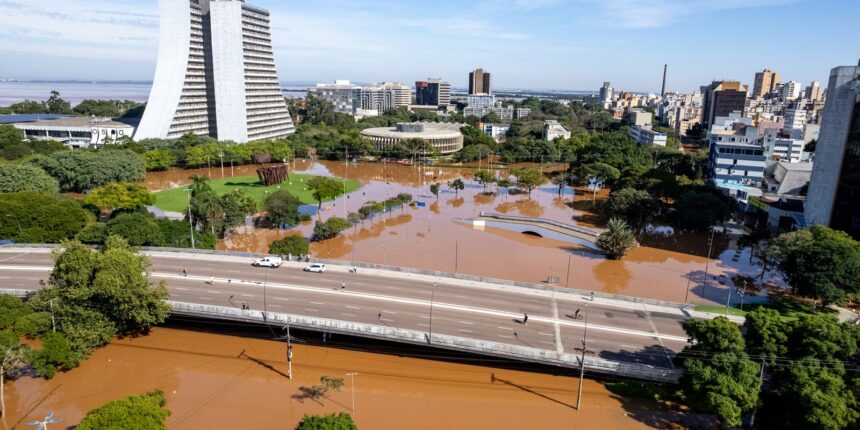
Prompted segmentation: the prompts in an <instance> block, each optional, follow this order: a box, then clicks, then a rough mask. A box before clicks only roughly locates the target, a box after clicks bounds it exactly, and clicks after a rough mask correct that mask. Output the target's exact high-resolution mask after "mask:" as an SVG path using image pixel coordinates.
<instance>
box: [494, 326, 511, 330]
mask: <svg viewBox="0 0 860 430" xmlns="http://www.w3.org/2000/svg"><path fill="white" fill-rule="evenodd" d="M497 328H500V329H502V330H509V331H514V329H512V328H510V327H502V326H498V327H497Z"/></svg>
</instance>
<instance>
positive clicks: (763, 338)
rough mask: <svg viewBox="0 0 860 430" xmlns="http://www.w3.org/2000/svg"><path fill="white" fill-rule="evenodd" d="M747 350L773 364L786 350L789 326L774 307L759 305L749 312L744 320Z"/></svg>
mask: <svg viewBox="0 0 860 430" xmlns="http://www.w3.org/2000/svg"><path fill="white" fill-rule="evenodd" d="M744 331H745V332H746V336H745V339H746V344H747V351H748V352H749V353H750V354H753V355H757V356H761V357H762V358H764V359H766V360H767V361H768V363H770V364H773V363H774V361H775V360H776V359H777V358H779V357H784V356H785V354H786V353H787V352H788V336H789V335H790V334H791V332H790V327H789V326H788V325H787V324H785V323H784V322H783V321H782V318H781V317H780V315H779V312H777V311H776V310H774V309H768V308H765V307H759V308H757V309H755V310H753V311H752V312H749V313H748V314H747V316H746V321H744Z"/></svg>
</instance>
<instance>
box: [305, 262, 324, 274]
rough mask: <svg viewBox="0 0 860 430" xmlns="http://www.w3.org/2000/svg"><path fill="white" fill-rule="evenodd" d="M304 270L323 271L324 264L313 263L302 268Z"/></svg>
mask: <svg viewBox="0 0 860 430" xmlns="http://www.w3.org/2000/svg"><path fill="white" fill-rule="evenodd" d="M304 271H305V272H314V273H325V264H320V263H314V264H311V265H310V266H307V267H305V268H304Z"/></svg>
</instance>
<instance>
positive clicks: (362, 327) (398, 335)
mask: <svg viewBox="0 0 860 430" xmlns="http://www.w3.org/2000/svg"><path fill="white" fill-rule="evenodd" d="M169 303H170V306H171V307H172V309H173V312H174V313H177V314H183V315H191V316H197V317H206V318H215V319H226V320H234V321H247V322H253V323H258V324H269V325H274V326H278V327H285V326H286V325H288V324H289V325H290V326H291V327H296V328H301V329H306V330H312V331H320V332H325V333H339V334H346V335H350V336H359V337H366V338H372V339H379V340H386V341H394V342H401V343H411V344H420V345H428V346H433V347H436V348H443V349H450V350H456V351H461V352H468V353H473V354H480V355H490V356H495V357H501V358H507V359H513V360H518V361H527V362H534V363H541V364H549V365H556V366H563V367H572V368H578V367H579V366H580V359H581V358H580V356H579V355H577V354H568V353H558V352H556V351H550V350H545V349H539V348H531V347H526V346H519V345H511V344H505V343H499V342H493V341H486V340H479V339H470V338H463V337H458V336H450V335H445V334H439V333H434V334H433V335H432V342H431V341H430V335H429V334H428V333H427V332H423V331H416V330H408V329H401V328H395V327H388V326H380V325H374V324H364V323H356V322H350V321H339V320H332V319H326V318H317V317H310V316H303V315H292V314H283V313H277V312H266V313H265V316H264V313H263V311H260V310H242V309H236V308H233V307H225V306H215V305H203V304H195V303H183V302H173V301H171V302H169ZM585 367H586V369H588V370H589V371H592V372H599V373H604V374H612V375H618V376H625V377H631V378H638V379H646V380H653V381H661V382H677V380H678V378H680V376H681V372H680V371H678V370H675V369H668V368H661V367H655V366H649V365H645V364H636V363H624V362H618V361H612V360H606V359H603V358H599V357H591V356H589V357H586V359H585Z"/></svg>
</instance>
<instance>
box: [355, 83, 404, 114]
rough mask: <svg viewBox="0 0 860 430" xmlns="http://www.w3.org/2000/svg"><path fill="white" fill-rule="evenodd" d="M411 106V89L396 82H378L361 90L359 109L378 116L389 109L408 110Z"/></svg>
mask: <svg viewBox="0 0 860 430" xmlns="http://www.w3.org/2000/svg"><path fill="white" fill-rule="evenodd" d="M410 104H412V88H410V87H408V86H406V85H403V84H400V83H397V82H380V83H376V84H370V85H368V86H366V87H363V88H362V89H361V108H362V109H365V110H375V111H377V112H378V113H380V114H383V113H385V111H387V110H389V109H397V108H400V107H403V108H408V107H409V105H410Z"/></svg>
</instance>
